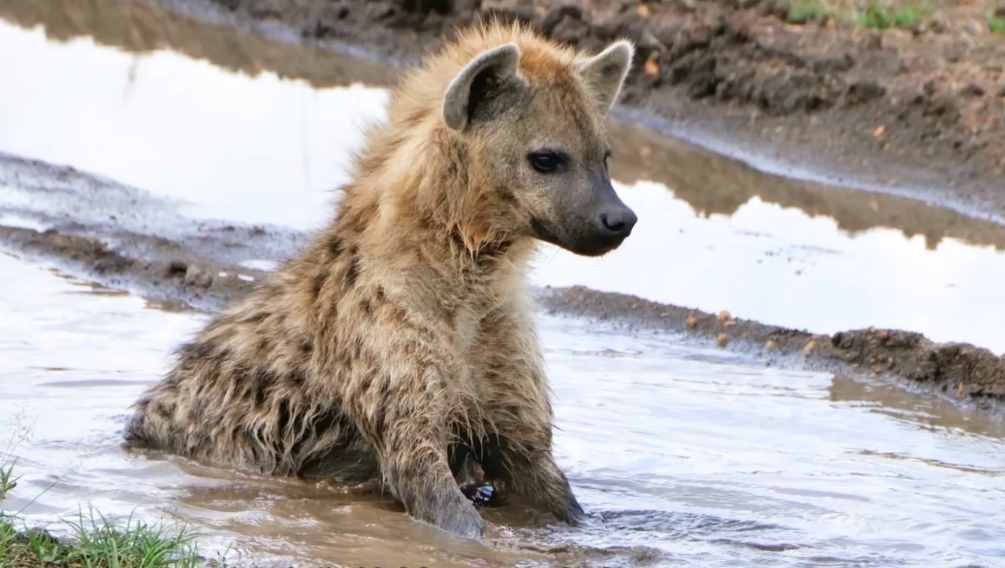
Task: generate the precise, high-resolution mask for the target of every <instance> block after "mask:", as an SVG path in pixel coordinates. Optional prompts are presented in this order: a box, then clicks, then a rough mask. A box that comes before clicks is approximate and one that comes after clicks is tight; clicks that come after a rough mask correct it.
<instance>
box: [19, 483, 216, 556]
mask: <svg viewBox="0 0 1005 568" xmlns="http://www.w3.org/2000/svg"><path fill="white" fill-rule="evenodd" d="M16 485H17V478H16V477H15V476H14V467H13V465H0V501H2V500H3V498H5V497H6V496H7V494H8V493H9V492H10V491H11V490H13V489H14V487H15V486H16ZM15 523H17V524H20V519H19V518H18V517H17V516H16V515H11V514H9V513H5V512H3V511H2V510H0V568H8V567H17V568H42V567H47V566H65V567H68V568H78V567H79V568H92V567H93V568H194V567H195V566H199V565H201V564H202V560H201V559H200V557H199V555H198V552H197V550H196V547H195V544H194V542H193V541H194V538H195V536H196V535H195V534H194V533H192V532H190V531H188V530H186V529H181V530H169V529H166V528H165V527H164V526H163V525H151V524H148V523H144V522H142V521H138V520H134V519H133V518H132V517H131V516H130V517H129V518H128V519H126V520H125V521H124V522H115V521H111V520H109V519H107V518H106V517H105V516H104V515H102V514H101V513H98V512H95V511H94V510H93V509H89V510H88V513H87V514H86V515H85V514H84V512H83V511H81V512H80V513H79V514H78V518H77V520H75V521H67V522H66V525H67V526H68V527H69V529H70V536H69V537H68V538H65V539H57V538H55V537H53V536H52V535H51V534H49V533H48V532H47V531H45V530H39V529H24V528H19V527H18V526H17V525H16V524H15Z"/></svg>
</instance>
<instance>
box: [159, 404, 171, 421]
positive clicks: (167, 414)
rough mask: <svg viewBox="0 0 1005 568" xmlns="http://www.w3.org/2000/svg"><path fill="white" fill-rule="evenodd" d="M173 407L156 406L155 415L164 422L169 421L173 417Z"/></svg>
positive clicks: (167, 405)
mask: <svg viewBox="0 0 1005 568" xmlns="http://www.w3.org/2000/svg"><path fill="white" fill-rule="evenodd" d="M174 409H175V406H174V405H173V404H158V405H157V407H156V410H157V415H158V416H160V417H161V418H163V419H164V420H171V418H172V416H173V415H174Z"/></svg>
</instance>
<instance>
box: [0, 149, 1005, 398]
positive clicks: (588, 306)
mask: <svg viewBox="0 0 1005 568" xmlns="http://www.w3.org/2000/svg"><path fill="white" fill-rule="evenodd" d="M0 172H6V176H9V179H8V180H7V181H10V179H13V178H17V179H19V180H20V182H21V183H22V184H23V183H24V180H25V179H28V178H29V176H34V177H35V178H37V182H36V184H35V185H34V186H33V187H32V186H30V184H29V186H28V188H26V189H21V190H20V191H22V192H25V193H27V194H28V195H30V196H33V197H34V198H35V199H36V200H46V199H48V200H50V201H51V202H52V203H50V204H49V207H50V209H49V210H48V212H45V213H39V212H38V211H37V210H28V209H12V208H9V207H3V208H0V215H5V216H7V218H8V221H7V222H5V223H4V224H3V226H0V243H2V244H3V246H4V247H5V248H7V249H8V250H10V251H13V252H16V253H17V254H18V255H19V256H25V257H29V258H32V259H34V260H38V261H43V262H55V263H57V265H58V266H59V267H60V268H61V269H63V270H65V271H68V272H70V273H72V274H75V275H77V276H79V277H82V278H86V279H88V280H91V281H94V282H96V283H99V284H101V285H104V286H108V287H112V288H117V289H126V290H129V291H132V292H135V293H137V294H139V295H142V296H144V297H147V298H150V299H153V300H156V301H158V302H162V303H167V304H168V305H173V306H176V307H184V308H194V309H198V310H203V311H214V310H217V309H220V308H221V307H222V306H224V305H225V304H226V303H228V302H231V301H233V300H234V299H236V298H239V297H240V296H242V295H243V294H246V293H247V292H248V291H249V290H251V289H252V287H253V286H254V285H255V282H256V281H258V280H260V279H262V278H263V277H265V276H266V272H264V271H262V270H259V269H256V268H250V267H249V261H255V260H261V259H265V260H269V261H279V262H281V261H282V259H284V258H288V257H289V256H291V255H292V254H294V252H295V251H296V250H297V248H298V247H299V246H301V245H302V244H303V243H304V242H305V239H306V235H304V234H300V233H297V232H296V231H292V230H290V229H285V228H280V227H265V226H242V225H239V224H232V223H226V222H222V221H219V222H218V221H198V222H192V221H191V220H188V219H186V218H185V217H183V216H181V215H179V214H176V213H172V212H171V210H170V205H169V204H166V203H164V202H163V201H161V200H159V199H158V198H155V197H151V196H146V195H145V194H144V193H143V192H140V191H139V190H135V189H131V188H128V187H125V186H122V185H119V184H116V183H115V182H112V181H110V180H106V179H103V178H100V177H96V176H91V175H89V174H86V173H82V172H78V171H76V170H73V169H72V168H67V167H59V166H51V165H47V164H45V163H42V162H37V161H29V160H22V159H19V158H15V157H11V156H0ZM2 182H4V179H0V183H2ZM60 184H66V185H65V187H64V186H61V185H60ZM73 187H78V188H81V187H82V188H86V190H85V191H84V192H80V191H74V190H72V189H71V188H73ZM61 190H62V191H64V192H65V195H63V196H62V197H59V193H60V192H61ZM10 218H15V219H18V220H19V221H20V223H10V222H9V219H10ZM131 219H132V220H131ZM150 219H154V220H156V224H155V226H153V227H152V226H150V224H151V221H150ZM10 225H15V226H10ZM151 230H152V232H151ZM251 264H254V263H251ZM537 299H538V302H539V303H540V305H541V306H542V307H543V308H544V309H546V310H547V311H548V312H550V313H552V314H558V315H567V316H576V317H587V318H594V319H597V320H603V321H605V322H608V323H615V324H621V325H625V326H629V327H633V328H640V329H647V330H657V331H661V332H668V333H672V334H673V337H675V338H677V337H679V336H685V337H690V338H692V339H694V340H696V341H700V342H705V343H716V344H718V345H719V346H720V347H722V348H726V349H732V350H739V351H742V352H745V353H753V354H756V355H757V356H758V357H757V358H758V360H761V361H764V363H765V364H767V365H777V366H782V367H790V368H810V369H826V370H836V371H839V372H845V373H854V374H864V375H868V376H873V375H882V376H887V377H894V378H897V379H900V380H903V381H905V382H906V383H907V384H910V385H916V386H920V387H924V388H926V389H928V390H930V391H931V392H934V393H937V394H938V395H940V396H946V397H949V398H952V399H954V400H957V401H963V402H967V403H970V404H973V405H974V406H975V407H976V408H979V409H981V410H986V411H993V412H997V411H998V410H999V409H1000V407H1001V406H1002V405H1001V403H1002V401H1005V357H999V356H996V355H995V354H993V353H991V352H990V351H988V350H986V349H982V348H978V347H974V346H972V345H967V344H957V343H942V344H940V343H935V342H933V341H931V340H929V339H927V338H925V337H924V336H923V335H921V334H918V333H912V332H906V331H898V330H888V329H863V330H850V331H843V332H840V333H835V334H833V335H829V336H828V335H818V334H812V333H809V332H806V331H801V330H796V329H788V328H784V327H778V326H772V325H766V324H763V323H760V322H756V321H749V320H742V319H735V318H733V317H732V316H730V315H729V314H727V313H721V314H710V313H706V312H702V311H700V310H694V309H690V308H686V307H681V306H675V305H670V304H664V303H658V302H652V301H648V300H645V299H642V298H638V297H635V296H630V295H625V294H617V293H609V292H600V291H596V290H590V289H587V288H583V287H570V288H548V289H540V290H538V291H537ZM674 340H675V341H676V340H677V339H674Z"/></svg>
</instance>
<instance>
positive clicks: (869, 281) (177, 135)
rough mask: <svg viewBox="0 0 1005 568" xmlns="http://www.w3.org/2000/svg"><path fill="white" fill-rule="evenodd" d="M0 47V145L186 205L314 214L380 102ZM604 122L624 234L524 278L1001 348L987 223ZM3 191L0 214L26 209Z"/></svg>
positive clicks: (793, 322)
mask: <svg viewBox="0 0 1005 568" xmlns="http://www.w3.org/2000/svg"><path fill="white" fill-rule="evenodd" d="M49 4H53V3H52V2H49ZM17 5H18V4H17V3H15V4H14V6H17ZM55 5H56V6H57V7H58V5H59V3H55ZM102 5H103V3H102V2H97V3H96V4H95V6H99V7H100V6H102ZM141 5H142V4H141ZM67 9H68V8H67ZM75 9H78V10H79V9H81V8H80V7H79V6H77V7H76V8H75ZM95 9H97V8H95ZM22 10H28V9H27V8H22ZM105 10H106V12H109V11H111V10H110V9H109V8H107V7H106V8H105ZM50 11H51V12H53V13H56V12H58V10H57V9H56V8H52V7H50ZM15 13H17V10H15ZM103 14H104V13H102V15H103ZM21 15H22V16H24V14H21ZM32 16H33V17H36V18H37V17H40V16H38V14H32ZM25 17H27V16H25ZM165 18H166V17H165ZM173 18H175V19H177V16H173ZM80 19H83V18H80ZM75 21H76V20H75ZM47 25H48V27H47V28H46V29H49V28H55V29H59V24H57V23H54V22H48V23H47ZM207 33H208V32H207ZM214 33H215V31H214ZM99 35H100V34H99ZM107 35H108V32H107V31H105V32H104V36H102V37H105V36H107ZM125 35H127V36H128V35H129V34H125ZM177 35H179V36H183V37H188V36H191V35H192V32H191V30H189V31H188V32H187V35H186V34H177ZM105 39H107V37H105ZM249 41H250V40H249ZM257 41H259V42H261V41H262V40H257ZM190 43H191V42H190ZM263 43H264V42H263ZM169 45H170V44H169ZM186 45H188V44H186ZM254 45H255V46H257V45H258V44H257V43H256V44H254ZM0 46H2V48H3V50H4V51H5V52H7V53H17V54H18V55H19V56H18V57H16V58H9V59H8V60H6V61H5V63H4V72H5V74H6V76H7V78H8V81H7V82H6V86H5V88H4V89H3V90H2V92H0V101H2V103H3V104H2V105H0V125H2V127H0V152H7V153H10V154H14V155H19V156H25V157H30V158H37V159H42V160H46V161H48V162H54V163H62V164H71V165H73V166H74V167H77V168H80V169H82V170H85V171H91V172H95V173H98V174H101V175H105V176H109V177H111V178H113V179H115V180H117V181H120V182H123V183H126V184H128V185H132V186H136V187H139V188H143V189H145V190H149V191H151V192H153V193H154V194H156V195H159V196H164V197H168V198H172V199H176V200H181V201H182V202H184V203H186V204H187V205H186V206H184V207H183V208H182V212H183V213H184V214H187V215H195V216H199V217H216V218H225V219H228V220H234V221H243V222H254V223H275V224H280V225H286V226H288V227H291V228H295V229H300V230H304V229H312V228H316V227H318V226H320V225H322V224H323V223H324V222H325V221H326V220H327V219H328V218H330V216H331V214H332V211H333V209H334V206H335V205H334V203H333V200H334V196H335V193H334V192H333V191H332V190H333V188H335V187H337V186H338V185H339V184H341V183H343V182H344V181H346V176H347V174H346V166H347V164H348V161H349V159H350V158H349V157H350V155H351V152H352V151H353V150H354V149H356V148H358V146H359V144H360V143H361V128H362V127H363V126H364V125H365V124H367V123H369V122H372V121H379V120H382V119H383V116H384V110H383V105H384V104H385V102H386V99H387V94H386V91H384V90H383V89H379V88H372V87H366V86H363V85H360V84H350V85H348V86H328V87H323V88H322V87H317V86H314V85H312V83H309V82H308V81H307V80H299V79H289V78H282V77H281V76H280V75H279V74H277V72H272V71H258V72H256V74H254V75H253V76H252V75H249V74H247V73H246V72H244V70H243V69H241V68H237V69H227V68H223V67H219V66H217V65H215V64H212V63H209V62H206V61H203V60H196V59H192V58H191V57H190V56H189V55H186V54H184V53H181V52H175V51H171V50H168V49H153V48H149V47H147V48H146V49H145V50H143V51H133V52H130V51H126V50H123V49H119V48H112V47H106V46H103V45H99V44H96V43H95V40H94V39H92V38H90V37H88V36H77V37H74V38H73V39H69V40H68V41H63V42H57V41H53V40H51V39H49V38H47V36H46V33H45V31H43V30H42V29H40V28H38V27H36V28H34V29H30V30H26V29H24V28H22V27H18V26H16V25H12V24H8V23H0ZM124 47H129V46H124ZM133 47H135V46H133ZM243 48H245V49H249V48H248V46H247V45H244V46H243ZM235 49H237V48H235ZM255 49H257V51H252V52H251V53H253V54H254V53H260V52H261V51H262V49H261V48H258V47H256V48H255ZM287 49H291V48H290V47H287ZM187 51H191V48H189V49H188V50H187ZM217 51H219V49H217ZM308 55H310V54H309V53H308ZM308 55H305V57H307V59H308V60H309V61H312V60H313V61H315V62H316V65H318V66H323V65H325V62H324V61H322V60H320V59H319V58H317V57H315V56H311V57H308ZM263 57H264V56H263ZM249 58H250V56H249ZM209 59H211V60H214V58H213V57H209ZM220 59H221V57H220V56H216V59H215V61H218V60H220ZM332 59H336V60H337V59H338V58H337V57H335V56H332ZM300 65H301V67H304V65H305V64H304V63H303V62H301V64H300ZM332 65H336V63H332ZM301 74H303V73H301ZM352 74H353V72H352V71H346V75H347V76H346V77H343V78H341V82H342V83H349V82H350V80H351V76H352ZM308 78H309V79H312V80H313V82H314V84H317V82H318V79H317V76H316V75H309V74H308ZM338 80H339V78H337V77H336V78H328V79H327V82H328V83H329V84H331V83H333V82H336V81H338ZM322 83H324V82H323V81H322ZM68 92H72V93H73V97H67V96H66V93H68ZM615 130H616V132H615V134H616V139H617V140H619V141H621V143H620V146H619V147H618V152H617V158H616V160H615V162H616V163H615V174H616V178H618V180H620V183H619V185H620V193H621V194H622V196H623V197H624V199H625V201H626V202H628V203H629V204H630V205H632V206H633V207H634V208H635V209H636V210H637V211H638V212H639V214H640V219H641V221H640V223H639V224H638V226H637V229H636V231H637V232H636V234H635V235H633V237H632V238H631V239H629V240H628V241H627V242H626V244H625V245H624V246H623V247H622V248H621V249H620V250H618V251H616V252H614V253H613V254H610V255H608V256H607V257H605V258H603V259H600V260H597V259H584V258H578V257H575V256H573V255H571V254H568V253H565V252H563V251H559V250H557V249H554V248H546V249H545V250H544V251H543V253H542V255H541V256H540V259H539V262H538V263H537V269H536V271H535V272H534V274H533V281H534V282H535V283H536V284H539V285H563V286H564V285H571V284H584V285H587V286H590V287H592V288H596V289H600V290H606V291H617V292H625V293H631V294H636V295H639V296H643V297H645V298H648V299H653V300H658V301H663V302H671V303H675V304H678V305H685V306H692V307H695V308H699V309H703V310H706V311H712V312H717V311H719V310H729V311H730V312H731V313H733V314H734V315H735V316H738V317H744V318H751V319H756V320H759V321H762V322H765V323H771V324H778V325H784V326H788V327H797V328H806V329H809V330H811V331H814V332H819V333H831V332H835V331H839V330H843V329H853V328H862V327H868V326H882V327H893V328H902V329H908V330H914V331H920V332H923V333H925V334H926V335H928V336H929V337H931V338H933V339H935V340H938V341H966V342H972V343H975V344H977V345H981V346H984V347H988V348H991V349H992V350H994V351H996V352H999V353H1001V352H1005V334H1002V333H1001V330H1000V327H999V325H998V323H997V322H1000V321H1005V288H1003V287H1002V286H1000V284H999V283H1000V282H1002V281H1005V252H1003V250H1005V228H1003V227H1001V226H998V225H995V224H993V223H990V222H987V221H978V220H972V219H967V218H965V217H962V216H960V215H958V214H956V213H954V212H952V211H949V210H944V209H939V208H936V207H931V206H928V205H925V204H922V203H920V202H914V201H911V200H907V199H903V198H898V197H890V196H881V195H876V194H866V193H859V192H854V191H850V190H844V189H836V188H827V187H823V186H820V185H818V184H811V183H799V182H793V181H791V180H785V179H782V178H777V177H772V176H768V175H764V174H760V173H758V172H756V171H754V170H751V169H749V168H746V167H744V166H742V165H740V164H738V163H736V162H732V161H729V160H724V159H721V158H717V157H715V156H712V155H710V154H708V153H706V152H702V151H700V150H697V149H695V148H692V147H689V146H686V145H684V144H681V143H679V142H674V141H667V140H661V139H659V138H658V137H655V136H653V135H652V134H651V133H649V134H647V133H645V132H642V131H639V130H638V129H634V128H632V127H630V126H626V125H616V126H615ZM12 183H14V184H15V185H16V183H17V181H16V180H15V181H14V182H12ZM6 193H7V195H5V192H3V191H0V206H7V207H8V208H12V207H13V205H12V203H13V204H14V205H18V206H19V207H24V206H25V204H24V203H20V202H17V200H14V199H13V198H11V197H9V195H10V194H11V192H10V191H8V192H6ZM15 212H16V211H15ZM6 218H7V217H5V219H6ZM261 260H264V261H269V260H274V259H271V258H263V259H261Z"/></svg>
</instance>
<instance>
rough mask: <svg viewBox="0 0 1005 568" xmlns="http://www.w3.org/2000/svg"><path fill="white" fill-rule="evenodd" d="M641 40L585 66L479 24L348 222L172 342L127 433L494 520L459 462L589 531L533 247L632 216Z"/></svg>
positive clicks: (472, 524) (214, 457) (401, 108)
mask: <svg viewBox="0 0 1005 568" xmlns="http://www.w3.org/2000/svg"><path fill="white" fill-rule="evenodd" d="M631 58H632V46H631V45H630V44H629V43H627V42H617V43H614V44H612V45H611V46H609V47H608V48H607V49H605V50H604V51H603V52H601V53H600V54H599V55H595V56H588V55H585V54H582V53H577V52H576V51H573V50H571V49H567V48H563V47H560V46H558V45H555V44H553V43H550V42H548V41H546V40H544V39H541V38H540V37H537V36H535V35H534V34H533V33H532V32H530V31H527V30H525V29H521V28H520V27H508V26H502V25H495V24H492V25H487V26H482V27H478V28H475V29H472V30H469V31H467V32H465V33H462V34H461V35H460V38H459V39H458V40H457V41H456V42H454V43H452V44H451V45H448V46H447V47H445V48H444V49H443V50H442V51H441V52H439V53H438V54H436V55H433V56H431V57H430V58H428V60H427V61H426V62H425V64H424V65H423V66H421V67H420V68H418V69H416V70H415V71H413V72H411V73H410V74H409V75H407V76H406V77H405V78H404V80H403V81H402V83H401V85H400V86H399V87H398V88H397V89H396V90H395V92H394V94H393V96H392V98H391V103H390V109H389V119H388V121H387V122H386V124H382V125H379V126H376V127H374V128H372V129H371V130H370V131H369V132H368V137H367V141H366V145H365V149H364V150H363V152H362V153H361V154H360V156H359V157H358V159H357V160H356V164H355V171H354V177H353V181H352V182H351V183H350V184H349V185H348V186H347V187H345V188H343V189H344V195H343V197H342V199H341V201H340V205H339V210H338V213H337V215H336V218H335V220H334V221H333V222H332V223H331V224H330V225H329V226H328V227H327V228H326V229H325V230H324V231H323V232H322V233H321V234H320V235H319V236H318V237H317V238H316V239H315V240H314V241H313V242H312V244H310V245H309V246H308V247H307V250H305V251H304V252H303V254H301V255H300V256H299V257H297V258H295V259H294V260H292V261H290V262H289V263H287V264H286V265H285V266H284V267H282V268H281V269H280V270H279V271H278V272H276V273H275V274H274V275H272V276H271V277H270V279H268V280H267V281H266V282H264V283H263V284H262V285H261V286H260V287H259V288H258V289H257V290H256V291H255V292H253V293H252V294H251V295H250V296H248V297H246V298H244V299H243V300H241V301H239V302H238V303H236V304H235V305H234V306H232V307H231V308H230V309H228V310H226V311H225V312H224V313H222V314H221V315H220V316H218V317H217V318H216V319H215V320H214V321H212V323H210V324H209V325H208V326H207V327H206V328H205V329H204V330H203V331H202V332H201V333H199V334H198V336H197V337H196V338H195V339H194V340H193V341H192V342H191V343H188V344H187V345H184V346H183V347H181V349H180V350H179V352H178V355H177V357H178V360H177V363H176V365H175V366H174V368H173V369H172V370H171V371H170V373H169V374H168V375H167V377H166V378H165V379H164V380H163V381H162V382H160V383H159V384H157V385H156V386H154V387H153V388H151V389H150V390H149V392H147V393H146V394H145V396H144V397H143V398H142V399H141V400H140V401H139V402H138V403H137V404H136V406H135V415H134V417H133V418H132V420H131V421H130V423H129V425H128V427H127V432H126V436H127V439H128V442H129V443H130V445H133V446H136V447H149V448H158V449H163V450H167V451H170V452H174V453H177V454H180V455H184V456H188V457H191V458H194V459H197V460H202V461H205V462H210V463H215V464H223V465H233V466H237V467H241V468H251V469H254V470H257V471H260V472H265V473H270V474H278V475H300V476H309V475H323V476H326V477H329V478H332V479H334V480H336V481H345V482H359V481H363V480H366V479H371V480H372V479H379V480H381V482H382V484H383V487H384V488H386V490H388V491H390V492H391V493H392V494H393V495H394V496H395V497H396V498H397V499H398V500H400V501H401V503H402V504H403V505H404V507H405V508H406V510H407V511H408V512H409V513H410V514H411V515H412V516H413V517H415V518H417V519H420V520H423V521H427V522H429V523H432V524H434V525H437V526H439V527H441V528H443V529H446V530H449V531H452V532H455V533H458V534H461V535H466V536H478V535H480V534H481V533H482V530H483V521H482V519H481V517H480V515H479V513H478V512H477V510H476V509H475V508H474V506H473V505H472V503H471V502H469V501H468V500H467V499H466V498H465V497H464V494H463V493H462V492H461V491H460V489H459V487H458V484H457V481H456V479H455V474H456V473H457V471H458V470H459V469H460V467H461V466H462V465H463V464H462V462H464V460H475V461H477V462H478V463H479V465H480V466H481V469H482V470H483V471H484V475H485V476H486V477H487V478H488V479H490V480H492V481H493V482H494V483H495V484H496V486H497V488H498V491H499V492H500V494H501V495H503V496H504V497H505V498H507V499H515V500H520V501H522V502H524V503H526V504H528V505H530V506H533V507H536V508H538V509H540V510H543V511H547V512H550V513H552V514H553V515H554V516H555V517H557V518H558V519H560V520H563V521H567V522H575V521H576V519H577V518H578V517H579V516H580V515H582V509H581V508H580V506H579V504H578V503H577V502H576V499H575V497H574V496H573V494H572V491H571V489H570V487H569V483H568V481H567V480H566V477H565V475H564V474H563V473H562V471H561V470H560V469H559V467H558V466H557V465H556V464H555V460H554V458H553V457H552V409H551V404H550V401H549V393H548V384H547V380H546V378H545V375H544V372H543V368H542V361H541V354H540V351H539V347H538V341H537V338H536V335H535V329H534V322H533V318H532V313H531V307H530V304H529V301H528V294H527V292H526V286H525V282H524V281H525V276H524V275H525V272H526V267H527V264H528V260H529V258H530V257H531V255H532V253H533V251H534V248H535V243H536V242H537V241H538V240H543V241H547V242H551V243H554V244H557V245H559V246H562V247H564V248H566V249H568V250H571V251H573V252H575V253H578V254H584V255H600V254H604V253H606V252H608V251H610V250H612V249H614V248H616V247H617V246H618V245H620V244H621V242H622V241H623V240H624V239H625V237H627V236H628V234H629V233H630V232H631V230H632V226H633V225H634V224H635V221H636V218H635V215H634V213H633V212H632V211H631V210H630V209H628V208H627V207H626V206H625V205H624V204H623V203H622V202H621V201H620V200H619V199H618V197H617V195H616V194H615V193H614V190H613V188H612V187H611V183H610V177H609V174H608V170H607V160H608V157H609V156H610V146H609V140H608V139H607V136H606V133H605V128H604V122H605V119H606V114H607V111H608V109H609V108H610V107H611V105H612V104H613V103H614V101H615V99H616V98H617V95H618V92H619V91H620V89H621V84H622V82H623V80H624V78H625V75H626V74H627V72H628V69H629V67H630V64H631Z"/></svg>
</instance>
